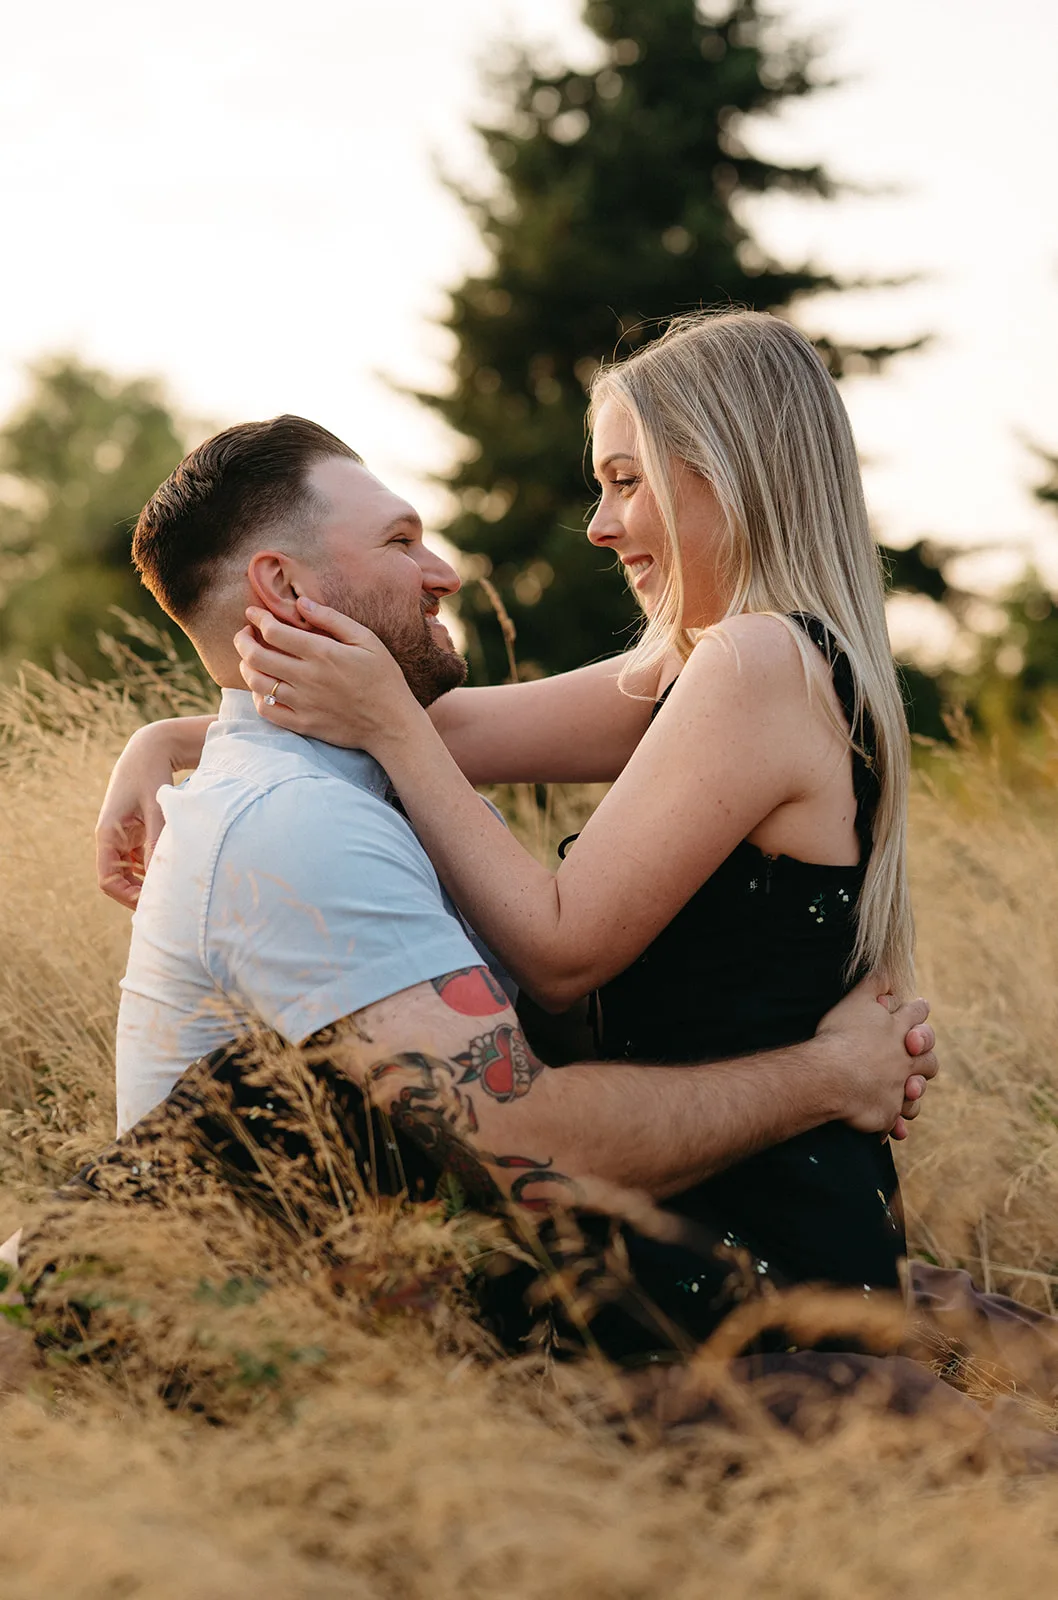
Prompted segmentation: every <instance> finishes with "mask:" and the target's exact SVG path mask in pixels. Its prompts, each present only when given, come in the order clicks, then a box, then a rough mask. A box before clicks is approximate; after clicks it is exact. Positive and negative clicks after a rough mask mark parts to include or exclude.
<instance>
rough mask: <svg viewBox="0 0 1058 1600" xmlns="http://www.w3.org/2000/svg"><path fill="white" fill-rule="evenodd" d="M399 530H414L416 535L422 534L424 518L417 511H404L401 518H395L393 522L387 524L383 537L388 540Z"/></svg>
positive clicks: (383, 530)
mask: <svg viewBox="0 0 1058 1600" xmlns="http://www.w3.org/2000/svg"><path fill="white" fill-rule="evenodd" d="M398 528H414V529H415V532H416V533H422V518H421V517H420V516H419V514H418V512H417V511H402V512H401V514H400V516H399V517H394V518H393V521H392V522H387V523H386V526H385V527H384V528H383V529H382V533H381V537H382V538H383V539H388V538H389V536H390V534H391V533H396V531H397V529H398Z"/></svg>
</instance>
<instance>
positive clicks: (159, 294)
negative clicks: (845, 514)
mask: <svg viewBox="0 0 1058 1600" xmlns="http://www.w3.org/2000/svg"><path fill="white" fill-rule="evenodd" d="M644 3H645V4H646V3H649V0H644ZM784 9H785V10H786V13H787V15H788V16H789V17H790V18H792V20H793V21H794V22H795V23H797V24H799V25H801V26H802V27H808V28H815V27H822V28H824V29H825V30H826V33H827V35H828V36H829V38H830V40H831V42H832V48H831V50H830V52H829V56H828V60H829V62H830V64H831V66H832V67H833V68H835V69H836V70H837V71H838V72H839V73H840V74H842V75H844V76H846V77H847V78H848V79H849V82H848V83H847V85H846V86H845V87H844V88H842V89H840V90H838V91H835V92H831V93H827V94H825V95H820V96H818V97H816V98H814V99H812V100H810V101H808V102H806V103H805V104H803V105H802V106H800V107H797V108H794V109H792V110H791V111H790V112H788V113H787V114H784V116H783V117H782V118H781V119H780V120H777V121H774V122H771V123H768V124H765V125H764V126H763V127H761V128H760V130H759V131H758V133H757V134H756V136H755V142H756V144H757V147H758V148H759V149H760V150H761V151H762V152H767V153H775V154H777V155H781V156H783V157H784V158H788V159H796V158H807V159H813V160H814V159H821V160H823V161H825V162H826V163H827V164H828V165H829V166H830V167H831V168H833V169H834V170H835V171H839V172H841V173H842V174H844V175H846V176H848V177H849V178H851V179H854V180H858V181H860V182H878V183H885V184H888V185H896V186H899V188H898V190H897V192H890V193H889V194H888V195H886V196H885V197H883V198H875V199H869V200H864V199H858V198H851V199H845V200H842V201H841V202H839V203H837V204H834V205H821V204H812V203H808V204H805V203H795V202H787V201H782V200H777V201H776V200H769V201H766V202H762V203H760V205H759V206H758V208H757V211H756V212H755V213H754V216H755V219H756V221H757V223H758V225H759V229H760V232H761V234H762V236H763V237H764V238H765V239H766V241H767V242H768V243H769V244H771V245H772V246H773V247H774V248H775V249H777V250H779V251H782V252H786V253H788V254H793V255H795V256H796V255H797V254H798V253H799V252H801V251H805V250H807V251H810V252H811V253H812V254H813V255H814V257H815V258H816V260H817V262H818V263H819V264H820V265H824V266H831V267H835V268H837V269H839V270H843V271H847V272H849V273H866V272H870V273H878V274H896V273H903V272H910V271H920V272H924V273H926V274H928V276H927V277H926V278H925V280H924V281H923V282H922V283H920V284H918V285H916V286H914V287H912V288H909V289H904V290H900V291H886V292H884V293H872V294H866V295H856V296H849V297H846V298H843V299H842V300H840V301H838V300H835V301H833V302H832V303H831V304H827V305H824V304H822V303H819V304H818V306H817V307H815V308H814V309H812V310H811V312H810V313H808V317H809V318H810V321H809V326H810V327H811V326H812V325H817V326H818V327H819V328H826V329H827V330H828V331H830V330H837V331H840V332H841V333H843V334H847V335H849V336H855V337H860V338H863V339H864V340H866V341H871V340H882V339H886V338H889V337H899V336H904V335H909V334H914V333H917V332H919V331H929V332H932V333H934V334H935V335H936V336H937V341H936V345H935V348H934V349H933V350H932V351H930V352H929V353H928V354H924V355H920V356H910V357H906V358H904V359H903V360H902V361H900V362H899V363H897V364H895V365H894V366H893V367H892V368H891V369H890V372H889V373H888V374H887V375H886V376H884V377H881V378H872V379H865V380H857V381H855V382H852V383H849V384H848V385H846V388H845V394H846V399H847V401H848V404H849V407H850V410H851V412H852V416H853V422H854V425H855V427H856V431H857V436H858V439H859V442H860V446H861V450H862V452H863V455H864V457H865V459H866V462H867V469H866V481H867V489H868V498H869V500H870V502H871V505H872V510H873V511H874V513H875V517H876V523H877V526H878V530H879V532H880V533H881V534H882V535H883V536H884V537H888V538H890V539H892V540H894V541H895V542H906V541H907V540H909V539H911V538H912V537H915V536H917V535H919V534H922V533H930V534H937V535H940V536H942V537H944V538H947V539H951V540H964V541H971V540H983V539H990V538H994V537H1001V538H1003V539H1004V540H1005V541H1007V543H1008V545H1009V546H1011V547H1012V548H1017V549H1020V548H1022V547H1023V546H1029V545H1031V546H1033V547H1034V548H1036V549H1037V550H1039V551H1045V549H1046V546H1047V545H1048V544H1054V545H1055V547H1056V550H1058V540H1056V539H1055V538H1054V531H1055V530H1056V529H1058V525H1056V524H1055V523H1054V519H1053V517H1048V515H1047V514H1046V513H1045V512H1043V511H1042V510H1040V509H1038V508H1037V507H1036V506H1035V505H1034V504H1033V502H1032V500H1031V498H1030V496H1029V494H1028V492H1027V485H1028V484H1029V482H1030V481H1031V478H1032V474H1033V471H1034V467H1033V463H1032V461H1031V459H1030V458H1029V457H1028V455H1027V454H1026V452H1025V450H1024V448H1023V446H1022V445H1021V444H1020V443H1019V438H1018V436H1019V433H1021V434H1027V435H1030V436H1032V437H1034V438H1036V439H1038V440H1039V441H1041V442H1042V443H1045V444H1049V445H1050V446H1051V447H1052V448H1054V449H1055V450H1058V361H1056V355H1058V208H1056V205H1055V194H1056V192H1058V94H1056V92H1055V88H1054V84H1055V78H1056V69H1058V4H1056V3H1055V0H1008V3H1007V4H1006V5H1005V6H1004V7H1003V8H1001V9H998V8H997V7H996V6H995V4H994V0H788V3H787V4H786V6H785V8H784ZM578 14H579V6H578V5H577V3H576V0H440V3H438V0H389V3H387V4H384V5H382V4H378V3H377V0H299V3H298V4H297V5H291V4H290V3H289V0H282V3H279V0H177V3H171V4H168V5H159V4H150V3H147V4H145V3H144V0H94V3H93V4H92V5H91V6H86V5H85V4H84V3H83V0H52V3H51V4H50V5H48V6H29V5H18V6H16V5H15V4H14V0H7V3H6V5H5V6H4V7H3V50H2V55H0V139H2V159H0V217H2V218H3V220H4V234H5V243H4V249H3V252H2V256H0V289H2V302H0V303H2V305H3V307H4V309H5V312H6V314H5V315H3V316H0V414H4V413H6V412H7V411H8V410H9V409H10V408H11V407H12V406H13V405H14V404H15V403H16V402H17V400H18V398H19V396H20V393H21V392H22V390H23V369H24V365H25V363H26V362H27V361H28V360H30V359H32V358H33V357H36V356H38V355H41V354H46V353H51V352H56V351H64V350H72V351H76V352H77V353H79V354H80V355H82V356H84V357H85V358H87V359H88V360H90V361H93V362H97V363H99V364H101V365H103V366H106V367H108V368H112V369H114V370H116V371H118V372H121V373H126V374H130V375H131V374H141V373H152V374H158V375H159V376H161V377H162V378H163V379H164V380H165V381H166V383H167V385H168V387H169V390H170V392H171V394H172V396H173V398H174V399H175V401H176V402H177V403H178V404H179V405H180V406H181V407H182V408H183V409H184V411H185V412H187V413H189V414H191V415H192V416H194V417H197V418H201V419H203V421H207V422H210V423H213V422H216V423H221V424H222V423H226V422H231V421H237V420H243V419H246V418H250V417H260V416H268V415H272V414H274V413H275V412H278V411H284V410H286V411H297V412H301V413H303V414H306V415H308V416H311V417H314V418H316V419H317V420H318V421H320V422H322V423H324V424H325V425H326V426H328V427H330V428H332V429H333V430H334V431H335V432H337V433H338V434H340V435H341V436H342V437H344V438H346V439H348V440H349V442H350V443H351V444H353V445H354V446H355V448H357V449H358V450H360V451H361V452H362V453H363V454H364V455H365V457H366V458H367V460H368V462H369V464H370V465H372V466H373V467H374V468H375V469H376V470H377V471H379V472H380V473H381V474H382V475H383V476H385V477H387V478H388V479H389V480H390V481H391V482H392V483H393V485H394V487H396V488H398V489H400V490H402V491H403V492H405V493H407V494H409V495H411V496H412V497H413V498H415V499H417V501H418V503H419V504H420V506H421V507H422V508H423V510H424V512H425V514H426V516H427V520H428V522H429V521H430V520H431V519H434V520H437V519H440V518H441V517H442V516H443V512H444V504H443V497H442V496H441V495H440V494H439V492H438V491H437V490H436V489H435V488H432V487H431V486H430V485H429V484H428V483H427V482H426V479H427V475H428V474H429V472H430V471H431V470H437V469H439V468H441V467H443V466H444V464H445V461H446V459H447V454H448V450H449V448H450V446H449V442H448V440H447V438H446V435H445V434H444V432H443V430H442V429H441V427H440V425H439V424H437V423H436V422H435V421H434V420H433V419H432V418H431V417H429V416H428V415H427V414H426V413H425V412H423V411H422V410H421V409H419V408H418V407H416V406H415V405H414V404H413V403H410V402H408V401H405V400H403V399H400V398H399V397H397V396H395V395H393V394H392V393H391V392H390V391H389V390H388V388H387V386H386V384H385V382H384V380H383V378H382V376H381V374H383V373H389V374H391V375H393V376H395V377H397V378H399V379H401V380H403V381H406V382H410V383H419V384H427V385H428V384H429V383H431V382H438V381H443V378H444V358H445V356H446V353H447V343H446V340H445V338H444V336H443V335H442V334H440V333H439V332H438V331H437V330H436V329H434V328H432V327H431V325H430V317H431V314H432V313H436V312H437V311H438V310H439V309H440V308H441V307H442V305H443V296H442V292H441V291H442V290H443V287H444V285H445V284H448V283H452V282H455V281H457V280H458V278H459V275H460V274H461V272H462V271H464V270H465V269H466V268H467V267H468V266H471V265H474V264H476V263H478V262H479V261H480V259H481V257H480V246H479V245H478V243H477V241H476V239H475V238H474V235H473V232H472V230H471V228H470V225H469V223H468V222H467V220H466V219H465V218H464V216H463V215H462V213H461V211H460V209H459V207H458V205H457V204H456V203H455V202H454V201H453V200H452V199H451V198H450V197H449V196H448V195H447V194H446V193H445V191H444V190H443V188H442V187H441V185H440V183H439V181H438V178H437V176H436V170H435V169H436V163H437V161H438V160H440V161H442V162H444V163H447V165H448V166H450V167H453V168H455V169H457V170H459V171H460V172H461V173H463V174H467V173H474V172H475V171H478V172H480V170H481V169H480V167H479V166H478V165H477V163H478V161H479V157H478V155H477V152H476V146H475V142H474V141H473V139H472V138H471V137H470V135H469V133H468V130H467V125H468V123H469V121H470V120H471V118H472V116H473V115H474V114H475V113H476V112H480V111H481V109H482V94H481V90H480V88H479V79H478V68H479V65H480V64H481V63H482V62H485V61H488V60H489V59H494V58H495V55H496V49H497V45H498V44H502V42H503V41H504V40H505V39H510V38H511V37H513V36H520V37H524V38H529V39H531V40H535V41H538V42H541V43H550V44H551V45H552V46H553V47H554V50H555V51H556V53H557V54H558V55H560V56H561V57H562V58H563V59H566V60H573V59H575V58H576V59H581V60H587V59H590V58H591V52H592V43H593V41H592V39H591V37H590V36H588V35H586V34H584V32H583V31H582V30H581V28H580V26H579V23H578V20H577V19H578ZM630 181H633V182H634V174H630ZM619 203H620V197H619V196H616V195H615V205H616V204H619ZM1053 571H1054V575H1055V577H1056V578H1058V559H1056V560H1055V561H1054V564H1053Z"/></svg>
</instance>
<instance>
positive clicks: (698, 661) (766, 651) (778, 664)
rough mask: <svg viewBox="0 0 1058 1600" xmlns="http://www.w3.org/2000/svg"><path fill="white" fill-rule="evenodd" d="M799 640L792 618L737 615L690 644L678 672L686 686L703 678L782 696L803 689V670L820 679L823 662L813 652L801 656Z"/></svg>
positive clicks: (704, 632) (717, 624)
mask: <svg viewBox="0 0 1058 1600" xmlns="http://www.w3.org/2000/svg"><path fill="white" fill-rule="evenodd" d="M802 639H805V640H807V635H802V634H801V630H800V629H799V628H798V626H797V623H796V622H794V620H793V619H792V618H788V617H782V616H779V615H777V614H775V613H773V612H755V611H743V612H741V613H740V614H739V615H738V616H734V617H725V618H724V620H723V621H722V622H717V623H714V624H713V626H712V627H710V628H706V629H704V630H703V631H702V633H701V634H700V635H699V637H698V639H697V640H696V641H695V644H694V648H693V650H692V651H691V653H690V656H689V657H688V659H687V664H686V666H685V667H684V675H685V676H686V675H687V674H688V673H690V674H691V681H694V680H695V679H699V680H702V679H704V678H705V677H708V680H709V681H710V682H715V681H717V679H718V678H724V677H727V678H730V679H732V680H736V679H737V680H741V682H742V684H743V686H744V687H748V688H751V689H754V690H760V689H770V690H773V691H775V692H782V691H783V690H785V689H787V688H791V687H792V688H793V689H797V688H800V690H801V692H803V689H804V683H805V664H806V661H807V662H808V664H809V670H810V671H814V670H816V662H815V659H814V658H816V657H818V658H819V668H821V669H822V671H823V674H824V676H825V675H826V662H825V661H824V660H823V659H822V657H821V655H820V653H819V652H818V651H817V650H811V651H810V652H809V653H808V654H807V655H806V653H805V652H804V650H803V648H802Z"/></svg>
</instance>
